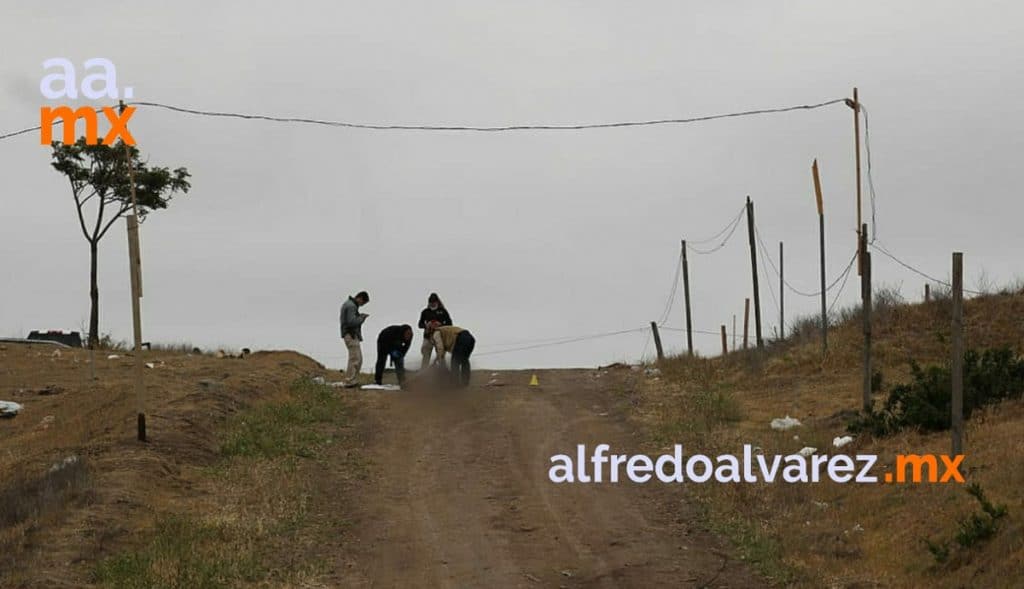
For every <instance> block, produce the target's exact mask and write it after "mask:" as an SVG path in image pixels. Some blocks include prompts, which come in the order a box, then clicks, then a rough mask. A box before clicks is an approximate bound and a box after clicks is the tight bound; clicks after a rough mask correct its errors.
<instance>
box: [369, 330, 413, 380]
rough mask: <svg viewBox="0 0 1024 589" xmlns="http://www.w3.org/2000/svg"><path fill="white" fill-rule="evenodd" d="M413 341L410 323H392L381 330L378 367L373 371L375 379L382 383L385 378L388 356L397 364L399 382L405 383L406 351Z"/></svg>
mask: <svg viewBox="0 0 1024 589" xmlns="http://www.w3.org/2000/svg"><path fill="white" fill-rule="evenodd" d="M411 343H412V327H411V326H409V325H391V326H389V327H385V328H384V329H383V330H381V332H380V335H378V336H377V369H376V370H375V371H374V373H373V381H374V382H376V383H377V384H381V380H383V378H384V367H385V365H387V362H388V358H391V361H392V362H393V363H394V365H395V374H396V375H398V384H399V385H403V384H405V353H406V352H408V351H409V344H411Z"/></svg>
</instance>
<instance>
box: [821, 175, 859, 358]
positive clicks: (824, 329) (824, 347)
mask: <svg viewBox="0 0 1024 589" xmlns="http://www.w3.org/2000/svg"><path fill="white" fill-rule="evenodd" d="M811 176H813V177H814V199H815V201H816V202H817V203H818V249H819V250H820V251H821V263H820V266H821V355H822V357H824V356H825V354H827V353H828V308H827V307H828V305H827V302H826V297H827V294H828V293H827V292H826V291H825V204H824V201H823V200H822V197H821V177H820V176H819V175H818V160H817V158H815V160H814V163H813V164H811ZM857 247H860V243H858V244H857Z"/></svg>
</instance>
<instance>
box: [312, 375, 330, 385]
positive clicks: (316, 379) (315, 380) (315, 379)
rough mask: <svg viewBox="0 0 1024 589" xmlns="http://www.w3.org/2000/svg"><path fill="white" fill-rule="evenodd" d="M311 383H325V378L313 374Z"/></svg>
mask: <svg viewBox="0 0 1024 589" xmlns="http://www.w3.org/2000/svg"><path fill="white" fill-rule="evenodd" d="M313 384H327V379H325V378H324V377H322V376H314V377H313Z"/></svg>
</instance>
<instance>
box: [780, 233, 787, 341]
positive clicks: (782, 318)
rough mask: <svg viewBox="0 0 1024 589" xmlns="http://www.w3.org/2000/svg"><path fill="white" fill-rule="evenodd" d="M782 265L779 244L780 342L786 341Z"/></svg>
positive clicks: (784, 292) (784, 282) (784, 291)
mask: <svg viewBox="0 0 1024 589" xmlns="http://www.w3.org/2000/svg"><path fill="white" fill-rule="evenodd" d="M784 276H785V272H783V265H782V242H781V241H780V242H779V341H782V340H784V339H786V290H785V289H784V288H782V286H783V285H784V284H786V279H785V278H784Z"/></svg>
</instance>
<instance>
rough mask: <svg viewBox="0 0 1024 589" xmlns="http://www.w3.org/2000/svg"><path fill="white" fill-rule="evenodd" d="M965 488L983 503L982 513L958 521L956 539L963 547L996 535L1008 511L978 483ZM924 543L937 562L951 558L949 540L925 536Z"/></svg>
mask: <svg viewBox="0 0 1024 589" xmlns="http://www.w3.org/2000/svg"><path fill="white" fill-rule="evenodd" d="M964 490H965V491H967V494H968V495H970V496H971V497H974V498H975V499H976V500H977V501H978V503H979V504H980V505H981V513H977V512H975V513H972V514H971V515H969V516H967V517H966V518H963V519H961V520H960V521H959V522H958V524H957V531H956V535H955V536H954V540H956V543H957V544H958V545H959V546H960V548H961V549H967V548H971V547H972V546H975V545H977V544H980V543H981V542H984V541H985V540H988V539H989V538H991V537H992V536H994V535H995V534H996V532H998V531H999V523H1000V522H999V520H1001V519H1002V518H1003V517H1005V516H1006V513H1007V510H1006V505H995V504H993V503H992V502H991V501H989V500H988V497H986V496H985V491H983V490H982V488H981V485H979V484H978V483H971V484H969V485H967V487H966V488H965V489H964ZM924 543H925V546H926V547H927V548H928V552H931V554H932V557H933V558H934V559H935V562H938V563H939V564H942V563H945V562H946V561H948V560H949V555H950V542H949V541H948V540H944V541H940V542H933V541H931V540H929V539H928V538H925V539H924Z"/></svg>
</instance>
